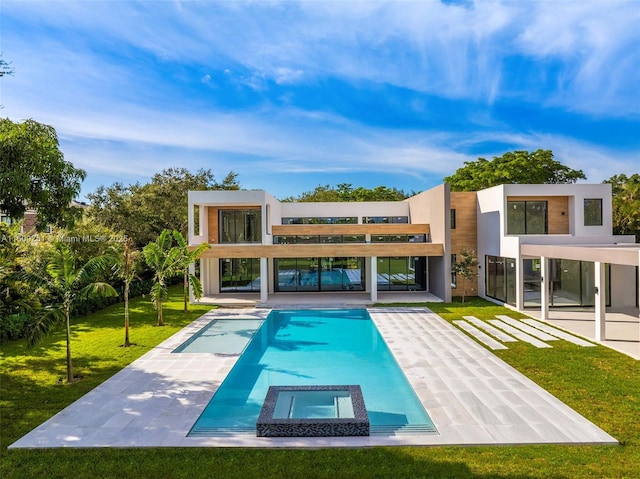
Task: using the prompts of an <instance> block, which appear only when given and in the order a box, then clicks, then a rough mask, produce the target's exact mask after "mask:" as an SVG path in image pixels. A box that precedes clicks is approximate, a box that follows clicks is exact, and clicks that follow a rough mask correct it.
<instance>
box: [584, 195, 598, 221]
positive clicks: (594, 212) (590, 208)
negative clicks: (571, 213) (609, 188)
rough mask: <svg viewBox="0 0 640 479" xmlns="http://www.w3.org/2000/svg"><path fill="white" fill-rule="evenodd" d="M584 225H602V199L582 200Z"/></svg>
mask: <svg viewBox="0 0 640 479" xmlns="http://www.w3.org/2000/svg"><path fill="white" fill-rule="evenodd" d="M584 225H585V226H602V199H599V198H598V199H585V200H584Z"/></svg>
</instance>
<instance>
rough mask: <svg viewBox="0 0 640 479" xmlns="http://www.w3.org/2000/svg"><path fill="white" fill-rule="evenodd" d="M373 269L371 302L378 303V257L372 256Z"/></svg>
mask: <svg viewBox="0 0 640 479" xmlns="http://www.w3.org/2000/svg"><path fill="white" fill-rule="evenodd" d="M369 264H370V265H371V267H370V268H369V269H370V270H371V275H370V277H371V302H372V303H375V302H377V301H378V257H377V256H372V257H371V261H370V262H369Z"/></svg>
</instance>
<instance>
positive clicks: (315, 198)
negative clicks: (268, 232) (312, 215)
mask: <svg viewBox="0 0 640 479" xmlns="http://www.w3.org/2000/svg"><path fill="white" fill-rule="evenodd" d="M406 198H408V195H407V194H406V193H405V192H404V191H402V190H398V189H396V188H389V187H388V186H376V187H375V188H373V189H369V188H364V187H362V186H359V187H357V188H354V187H353V186H352V185H351V184H349V183H340V184H339V185H337V186H336V187H332V186H330V185H324V186H323V185H318V186H316V188H315V189H314V190H312V191H306V192H304V193H302V194H301V195H300V196H297V197H293V196H292V197H289V198H285V199H284V200H283V201H285V202H292V201H298V202H340V201H401V200H404V199H406Z"/></svg>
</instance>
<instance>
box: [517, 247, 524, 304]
mask: <svg viewBox="0 0 640 479" xmlns="http://www.w3.org/2000/svg"><path fill="white" fill-rule="evenodd" d="M523 263H524V260H523V259H522V257H519V258H517V259H516V309H517V310H518V311H522V310H524V272H523V269H524V268H523Z"/></svg>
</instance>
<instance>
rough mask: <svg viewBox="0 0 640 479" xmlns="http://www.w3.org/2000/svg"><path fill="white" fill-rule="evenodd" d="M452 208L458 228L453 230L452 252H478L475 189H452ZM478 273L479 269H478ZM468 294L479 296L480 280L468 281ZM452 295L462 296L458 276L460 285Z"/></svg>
mask: <svg viewBox="0 0 640 479" xmlns="http://www.w3.org/2000/svg"><path fill="white" fill-rule="evenodd" d="M450 202H451V209H454V210H456V228H455V229H452V230H451V253H452V254H455V255H457V256H458V258H459V255H460V252H461V251H462V250H464V249H467V250H472V251H474V252H475V254H476V255H477V254H478V214H477V206H476V203H477V201H476V193H475V191H452V192H451V197H450ZM476 273H477V271H476ZM465 290H466V293H465V294H466V296H477V294H478V280H477V277H476V279H475V280H474V281H467V282H466V284H465ZM451 295H452V296H462V281H461V280H460V278H458V287H457V288H455V289H452V290H451Z"/></svg>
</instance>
